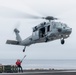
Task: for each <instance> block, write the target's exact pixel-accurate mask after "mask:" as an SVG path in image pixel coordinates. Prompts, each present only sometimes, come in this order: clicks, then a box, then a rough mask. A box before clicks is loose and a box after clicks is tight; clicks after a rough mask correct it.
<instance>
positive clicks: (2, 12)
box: [0, 7, 41, 19]
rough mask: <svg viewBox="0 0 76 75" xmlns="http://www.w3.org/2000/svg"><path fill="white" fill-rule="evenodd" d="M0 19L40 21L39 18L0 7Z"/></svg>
mask: <svg viewBox="0 0 76 75" xmlns="http://www.w3.org/2000/svg"><path fill="white" fill-rule="evenodd" d="M0 17H2V18H20V19H21V18H23V19H41V17H39V16H35V15H31V14H28V13H24V12H21V11H18V10H15V9H11V8H7V7H0Z"/></svg>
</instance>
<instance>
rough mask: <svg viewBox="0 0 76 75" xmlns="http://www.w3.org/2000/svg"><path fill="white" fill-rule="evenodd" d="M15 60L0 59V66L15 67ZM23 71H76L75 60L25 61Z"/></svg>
mask: <svg viewBox="0 0 76 75" xmlns="http://www.w3.org/2000/svg"><path fill="white" fill-rule="evenodd" d="M15 62H16V59H0V64H2V65H15ZM22 67H23V69H76V60H74V59H72V60H70V59H66V60H62V59H59V60H57V59H56V60H55V59H54V60H53V59H52V60H51V59H50V60H49V59H25V60H24V61H23V62H22Z"/></svg>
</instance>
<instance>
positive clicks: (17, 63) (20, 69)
mask: <svg viewBox="0 0 76 75" xmlns="http://www.w3.org/2000/svg"><path fill="white" fill-rule="evenodd" d="M21 63H22V61H21V60H20V59H17V61H16V65H17V67H18V72H23V69H22V66H21Z"/></svg>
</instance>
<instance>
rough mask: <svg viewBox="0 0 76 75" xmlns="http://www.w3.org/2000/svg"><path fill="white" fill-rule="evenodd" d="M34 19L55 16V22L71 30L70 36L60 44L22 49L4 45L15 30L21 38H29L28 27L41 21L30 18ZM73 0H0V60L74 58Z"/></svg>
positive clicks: (75, 5) (75, 4)
mask: <svg viewBox="0 0 76 75" xmlns="http://www.w3.org/2000/svg"><path fill="white" fill-rule="evenodd" d="M26 13H27V14H30V15H35V16H49V15H50V16H55V17H57V18H59V20H58V21H60V22H63V23H66V24H67V25H68V26H69V27H71V28H72V34H71V35H70V37H69V38H68V39H66V40H65V44H64V45H61V43H60V40H56V41H53V42H49V43H41V44H34V45H31V46H29V47H27V48H26V52H25V53H23V52H22V50H23V48H24V47H22V46H13V45H6V44H5V42H6V40H7V39H11V40H14V39H15V34H14V32H13V29H14V28H15V27H18V29H19V30H20V35H21V37H22V39H25V38H27V37H28V36H30V35H32V28H33V27H34V26H36V25H37V24H39V23H41V22H43V21H44V20H39V19H30V18H28V17H27V16H26ZM75 27H76V1H75V0H0V59H15V58H16V59H17V58H22V57H23V56H24V55H25V54H26V55H27V57H26V59H76V28H75Z"/></svg>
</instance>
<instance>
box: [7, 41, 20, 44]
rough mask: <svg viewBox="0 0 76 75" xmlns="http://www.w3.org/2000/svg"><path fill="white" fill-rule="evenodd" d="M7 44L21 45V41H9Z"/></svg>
mask: <svg viewBox="0 0 76 75" xmlns="http://www.w3.org/2000/svg"><path fill="white" fill-rule="evenodd" d="M6 44H13V45H19V41H15V40H7V41H6Z"/></svg>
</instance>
